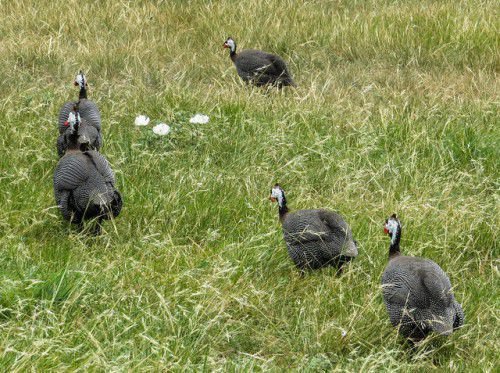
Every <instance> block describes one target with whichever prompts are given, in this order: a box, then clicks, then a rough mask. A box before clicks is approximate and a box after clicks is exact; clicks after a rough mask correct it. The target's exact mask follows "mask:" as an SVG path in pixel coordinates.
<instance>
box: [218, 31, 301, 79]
mask: <svg viewBox="0 0 500 373" xmlns="http://www.w3.org/2000/svg"><path fill="white" fill-rule="evenodd" d="M223 46H224V48H228V49H229V56H230V57H231V60H232V61H233V63H234V65H235V66H236V71H237V72H238V75H239V76H240V78H241V79H243V81H245V82H246V83H251V84H254V85H256V86H263V85H268V84H269V85H274V86H276V87H278V88H282V87H283V86H295V82H294V81H293V79H292V76H291V75H290V72H289V71H288V67H287V65H286V63H285V61H283V59H282V58H281V57H280V56H277V55H275V54H271V53H267V52H264V51H261V50H256V49H245V50H243V51H241V52H239V53H237V52H236V42H235V41H234V40H233V39H232V38H227V39H226V41H225V42H224V45H223Z"/></svg>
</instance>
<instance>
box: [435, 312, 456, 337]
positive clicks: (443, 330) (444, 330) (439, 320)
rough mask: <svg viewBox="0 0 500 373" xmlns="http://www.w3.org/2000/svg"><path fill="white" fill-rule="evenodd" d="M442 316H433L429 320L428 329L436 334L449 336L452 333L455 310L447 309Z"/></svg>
mask: <svg viewBox="0 0 500 373" xmlns="http://www.w3.org/2000/svg"><path fill="white" fill-rule="evenodd" d="M442 313H443V314H442V315H435V316H434V317H433V318H432V320H429V324H430V328H431V329H432V330H433V331H434V332H435V333H438V334H441V335H450V334H451V333H452V332H453V321H454V319H455V308H454V307H453V306H451V307H448V308H447V309H446V310H445V311H444V312H442Z"/></svg>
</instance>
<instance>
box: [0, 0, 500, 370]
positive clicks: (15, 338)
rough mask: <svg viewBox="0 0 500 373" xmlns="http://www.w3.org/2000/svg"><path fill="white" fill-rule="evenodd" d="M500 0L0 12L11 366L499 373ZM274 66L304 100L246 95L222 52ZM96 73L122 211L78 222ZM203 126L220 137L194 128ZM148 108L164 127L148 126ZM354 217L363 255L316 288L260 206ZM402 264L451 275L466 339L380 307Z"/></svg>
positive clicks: (2, 289) (85, 6)
mask: <svg viewBox="0 0 500 373" xmlns="http://www.w3.org/2000/svg"><path fill="white" fill-rule="evenodd" d="M498 10H499V8H498V4H497V3H496V2H494V1H481V2H477V1H439V2H437V1H421V2H413V1H340V0H339V1H308V2H296V1H266V0H252V1H247V2H237V1H229V0H225V1H224V0H223V1H217V2H208V1H207V2H205V1H168V2H167V1H158V2H146V1H144V2H141V1H138V2H129V1H120V2H81V1H73V0H67V1H39V2H37V3H36V5H34V4H33V3H32V2H28V1H17V2H11V1H1V0H0V16H1V22H0V38H1V42H0V53H1V55H2V58H1V59H0V76H1V79H0V130H1V133H2V135H1V136H0V146H1V149H2V155H3V156H2V157H0V190H1V193H0V206H2V209H1V212H0V248H1V249H0V250H1V256H0V258H1V259H0V331H1V333H0V366H1V367H2V368H3V370H27V369H36V370H45V369H51V370H56V369H57V370H59V369H78V370H85V369H102V370H135V369H151V370H154V369H158V368H166V369H177V368H181V367H184V368H188V369H206V370H213V369H221V370H231V371H240V370H241V371H245V370H253V369H255V370H257V369H275V370H281V369H301V370H307V371H316V370H350V371H357V370H363V371H380V370H402V371H410V370H428V369H446V370H451V371H455V370H459V371H471V370H472V371H477V370H484V371H493V370H495V369H496V368H497V367H498V357H497V351H498V349H499V347H500V346H499V345H500V343H499V333H498V317H499V311H498V310H499V299H500V298H499V292H498V245H497V231H498V225H499V213H498V204H499V199H498V179H499V173H498V159H499V150H498V149H499V147H498V142H499V136H500V133H499V119H498V118H499V117H498V68H499V40H498V20H497V18H498V17H497V14H498ZM227 36H233V37H234V38H235V40H236V41H237V43H238V46H239V47H240V48H243V49H244V48H259V49H264V50H268V51H272V52H275V53H279V54H280V55H282V56H283V57H284V59H285V60H287V61H288V62H289V64H290V68H291V70H292V72H293V74H294V77H295V80H296V81H297V83H298V85H299V87H298V88H297V89H296V90H285V91H284V92H274V91H271V92H265V91H264V90H262V89H252V88H250V87H247V86H245V85H244V84H242V83H241V82H240V81H239V79H238V77H237V75H236V71H235V69H234V67H233V66H232V64H231V61H230V59H229V58H228V56H227V51H224V50H222V48H221V46H222V43H223V41H224V40H225V38H226V37H227ZM80 69H83V70H84V71H85V72H86V74H87V77H88V79H89V84H90V92H89V96H90V98H92V99H93V100H94V101H96V102H97V104H98V105H99V107H100V109H101V112H102V117H103V135H104V141H105V144H104V147H103V149H102V152H103V153H104V154H105V155H106V157H107V158H108V159H109V160H110V162H111V163H112V165H113V168H114V170H115V172H116V177H117V184H118V188H119V189H120V191H121V192H122V193H123V197H124V206H125V207H124V209H123V211H122V214H121V215H120V216H119V217H118V218H117V219H116V220H115V221H112V222H108V223H106V224H105V227H104V229H105V232H104V234H103V235H102V236H100V237H91V236H89V235H88V234H85V233H83V234H82V233H79V232H78V231H76V230H75V229H74V228H72V227H70V226H69V225H68V224H67V223H65V222H63V221H62V218H61V217H60V215H59V212H58V210H57V208H56V206H55V202H54V197H53V192H52V174H53V170H54V168H55V165H56V163H57V155H56V154H57V153H56V149H55V140H56V136H57V126H56V117H57V113H58V110H59V108H60V106H61V105H62V104H63V102H65V101H67V100H72V99H74V98H75V97H76V94H77V92H75V88H74V87H72V85H71V83H72V79H73V78H74V75H75V73H76V72H78V70H80ZM197 112H202V113H206V114H208V115H210V118H211V120H210V122H209V123H208V124H205V125H194V124H189V123H188V119H189V117H190V116H191V115H192V114H194V113H197ZM138 114H147V115H149V116H150V117H151V118H152V120H153V122H157V121H158V122H159V121H165V122H167V123H169V124H170V125H171V127H172V133H171V134H170V135H169V137H168V138H161V137H156V136H154V135H153V134H152V132H151V128H136V127H134V126H133V120H134V118H135V116H136V115H138ZM275 182H280V183H281V184H282V185H283V187H284V188H285V190H286V191H287V196H288V199H289V204H290V207H292V208H294V209H301V208H313V207H325V208H331V209H334V210H337V211H339V212H341V213H342V214H343V215H344V216H345V217H346V219H347V220H348V222H349V223H350V225H351V227H352V229H353V232H354V235H355V238H356V239H357V241H358V242H359V243H360V255H359V257H358V258H357V259H356V260H355V261H354V262H352V263H351V264H350V265H349V266H348V267H347V268H346V270H345V272H344V274H343V275H342V276H340V277H338V276H336V275H335V273H334V271H333V270H328V269H326V270H322V271H317V272H314V273H311V274H308V275H307V276H305V277H303V278H301V277H300V276H299V275H298V273H297V271H296V270H295V269H294V267H293V264H292V263H291V261H290V260H289V258H288V256H287V253H286V248H285V245H284V243H283V239H282V234H281V230H280V226H279V223H278V219H277V211H276V210H275V209H276V206H273V205H271V204H270V203H269V202H268V201H267V200H266V198H267V195H268V192H269V188H270V186H271V185H272V184H273V183H275ZM393 212H397V213H398V214H399V215H400V217H401V219H402V221H403V224H404V236H403V241H402V247H403V251H404V252H405V253H407V254H409V255H420V256H425V257H428V258H430V259H433V260H435V261H436V262H438V263H439V264H440V265H441V267H442V268H443V269H444V270H445V271H446V272H447V273H448V274H449V276H450V278H451V280H452V283H453V285H454V291H455V294H456V297H457V299H458V300H459V301H460V302H461V303H462V304H463V307H464V310H465V312H466V324H465V326H464V328H462V329H461V330H460V331H458V332H457V333H454V334H453V335H452V336H451V337H449V338H446V339H441V338H431V339H430V340H428V341H426V342H425V343H424V344H423V346H420V347H419V348H418V349H417V351H415V352H410V351H408V349H407V348H406V347H405V346H403V345H402V344H401V340H400V339H399V338H398V336H397V333H396V331H395V330H394V329H393V328H392V327H391V326H390V323H389V321H388V317H387V315H386V313H385V309H384V306H383V302H382V299H381V292H380V286H379V282H380V275H381V273H382V271H383V269H384V266H385V263H386V258H387V250H388V242H387V237H385V236H384V235H383V233H382V229H381V225H382V223H383V221H384V219H385V218H386V217H387V216H388V215H389V214H390V213H393Z"/></svg>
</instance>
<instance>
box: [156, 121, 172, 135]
mask: <svg viewBox="0 0 500 373" xmlns="http://www.w3.org/2000/svg"><path fill="white" fill-rule="evenodd" d="M153 132H154V133H156V134H157V135H159V136H165V135H168V134H169V132H170V126H169V125H168V124H166V123H160V124H157V125H156V126H154V127H153Z"/></svg>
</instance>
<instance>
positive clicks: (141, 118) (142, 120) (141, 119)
mask: <svg viewBox="0 0 500 373" xmlns="http://www.w3.org/2000/svg"><path fill="white" fill-rule="evenodd" d="M148 124H149V117H147V116H146V115H138V116H137V117H136V118H135V125H136V126H147V125H148Z"/></svg>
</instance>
